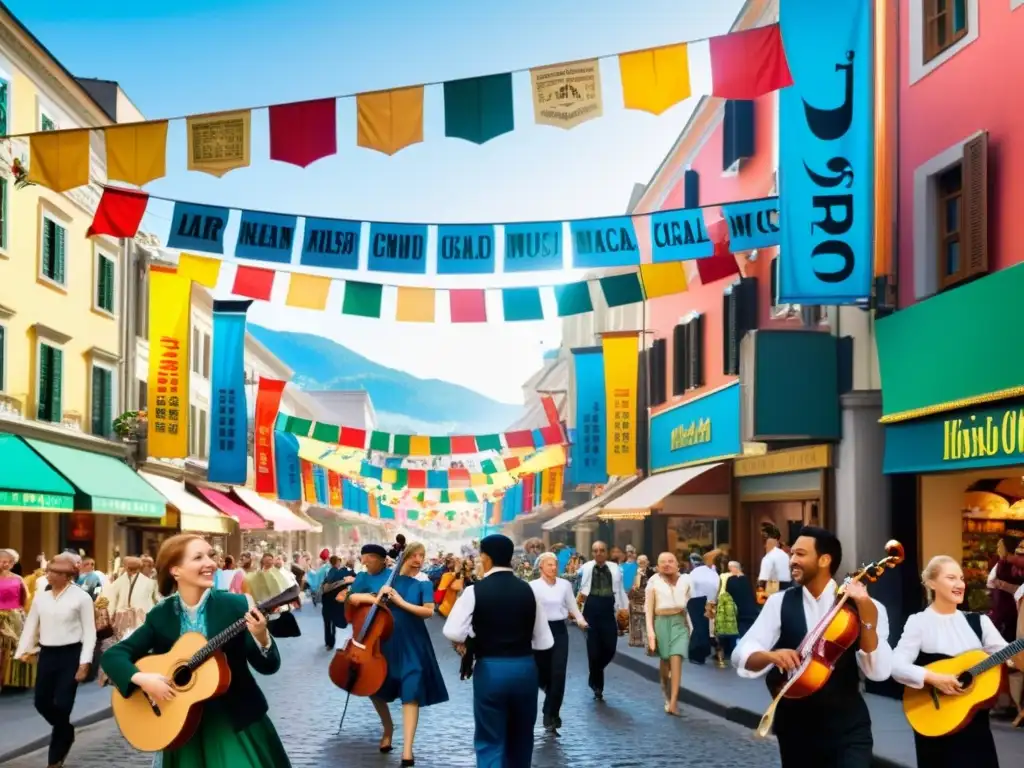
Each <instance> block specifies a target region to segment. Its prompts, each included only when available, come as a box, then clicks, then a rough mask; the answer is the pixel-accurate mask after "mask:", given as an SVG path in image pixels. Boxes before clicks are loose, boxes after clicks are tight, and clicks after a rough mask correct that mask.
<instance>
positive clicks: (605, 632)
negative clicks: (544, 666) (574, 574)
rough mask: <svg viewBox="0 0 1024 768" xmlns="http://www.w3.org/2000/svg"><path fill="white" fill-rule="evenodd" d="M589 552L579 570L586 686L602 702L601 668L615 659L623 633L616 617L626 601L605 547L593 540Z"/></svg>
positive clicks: (606, 546) (614, 565) (617, 574)
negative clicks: (587, 675)
mask: <svg viewBox="0 0 1024 768" xmlns="http://www.w3.org/2000/svg"><path fill="white" fill-rule="evenodd" d="M590 552H591V554H592V555H593V556H594V559H593V560H591V561H590V562H587V563H584V564H583V566H582V567H581V568H580V593H579V599H582V600H583V618H584V619H586V622H587V624H588V625H589V627H590V628H589V629H588V630H587V661H588V662H589V663H590V678H589V680H588V684H589V685H590V690H592V691H593V692H594V698H595V699H597V700H598V701H601V700H602V699H604V669H605V667H607V666H608V665H609V664H611V663H612V659H614V658H615V649H616V645H617V644H618V639H619V635H621V634H624V630H623V629H621V628H620V624H619V621H618V614H619V613H620V612H622V611H628V610H629V600H628V599H627V598H626V591H625V589H623V585H622V571H621V570H620V569H619V566H618V565H617V564H616V563H613V562H611V561H609V560H608V545H607V544H605V543H604V542H603V541H595V542H594V546H593V547H591V550H590ZM627 616H628V614H627Z"/></svg>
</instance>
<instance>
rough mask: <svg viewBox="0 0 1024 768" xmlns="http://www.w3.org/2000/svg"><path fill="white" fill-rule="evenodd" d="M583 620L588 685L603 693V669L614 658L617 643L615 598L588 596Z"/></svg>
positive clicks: (617, 630)
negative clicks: (588, 670)
mask: <svg viewBox="0 0 1024 768" xmlns="http://www.w3.org/2000/svg"><path fill="white" fill-rule="evenodd" d="M583 618H584V619H586V620H587V624H588V625H589V628H588V629H587V662H588V664H589V666H590V678H589V680H588V684H589V685H590V687H591V688H592V689H593V690H594V691H597V692H601V693H603V692H604V668H605V667H607V666H608V665H609V664H611V663H612V659H614V658H615V647H616V645H617V644H618V642H619V624H618V622H617V621H616V620H615V598H614V597H595V596H594V595H590V596H588V597H587V601H586V602H585V603H584V604H583Z"/></svg>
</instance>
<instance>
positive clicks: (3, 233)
mask: <svg viewBox="0 0 1024 768" xmlns="http://www.w3.org/2000/svg"><path fill="white" fill-rule="evenodd" d="M7 181H8V180H7V179H6V178H0V255H5V254H6V253H7V249H8V247H9V245H10V244H9V242H8V225H9V224H10V218H11V217H10V213H11V205H10V200H11V186H10V184H8V183H7Z"/></svg>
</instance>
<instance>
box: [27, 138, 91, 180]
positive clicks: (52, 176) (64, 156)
mask: <svg viewBox="0 0 1024 768" xmlns="http://www.w3.org/2000/svg"><path fill="white" fill-rule="evenodd" d="M28 142H29V161H28V180H29V181H30V182H32V183H33V184H39V185H40V186H43V187H47V188H48V189H52V190H53V191H54V192H67V191H68V190H69V189H75V188H76V187H83V186H85V185H86V184H88V183H89V131H87V130H80V131H44V132H43V133H34V134H32V135H31V136H30V137H29V140H28Z"/></svg>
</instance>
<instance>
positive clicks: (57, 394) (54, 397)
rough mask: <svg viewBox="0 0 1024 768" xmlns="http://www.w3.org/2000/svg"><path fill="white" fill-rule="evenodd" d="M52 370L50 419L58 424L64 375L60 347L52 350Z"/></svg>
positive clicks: (62, 412)
mask: <svg viewBox="0 0 1024 768" xmlns="http://www.w3.org/2000/svg"><path fill="white" fill-rule="evenodd" d="M51 370H52V371H53V373H52V375H51V376H50V387H51V390H50V420H51V421H53V422H56V423H57V424H59V423H60V422H61V420H62V419H63V418H64V411H63V403H61V395H62V394H63V389H64V387H63V377H64V351H63V350H61V349H54V350H53V365H52V366H51Z"/></svg>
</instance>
